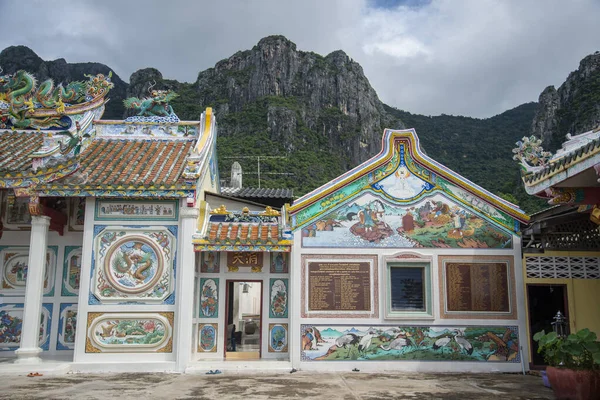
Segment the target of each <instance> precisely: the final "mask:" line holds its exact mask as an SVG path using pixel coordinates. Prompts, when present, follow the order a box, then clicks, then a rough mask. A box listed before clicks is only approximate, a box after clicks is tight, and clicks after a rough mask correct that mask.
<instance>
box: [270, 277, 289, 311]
mask: <svg viewBox="0 0 600 400" xmlns="http://www.w3.org/2000/svg"><path fill="white" fill-rule="evenodd" d="M270 288H271V296H270V299H271V302H270V307H269V318H287V317H288V280H287V279H271V280H270Z"/></svg>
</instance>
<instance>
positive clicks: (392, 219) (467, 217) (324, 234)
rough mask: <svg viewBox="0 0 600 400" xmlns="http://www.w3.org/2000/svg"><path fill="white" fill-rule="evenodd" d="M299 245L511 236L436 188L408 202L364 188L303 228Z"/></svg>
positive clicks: (485, 242)
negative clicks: (357, 195) (391, 200)
mask: <svg viewBox="0 0 600 400" xmlns="http://www.w3.org/2000/svg"><path fill="white" fill-rule="evenodd" d="M415 179H416V178H415ZM302 246H303V247H388V248H389V247H392V248H415V247H429V248H431V247H433V248H435V247H437V248H511V247H512V236H511V235H510V234H508V233H506V232H504V231H502V230H500V229H498V228H497V227H495V226H493V225H492V224H491V223H489V222H488V221H486V220H485V219H483V218H482V217H480V216H478V215H476V214H474V213H472V212H470V211H468V210H467V209H465V208H464V207H461V206H459V205H458V204H457V203H455V202H454V201H452V200H450V199H448V198H447V197H446V196H444V195H442V194H440V193H439V192H438V193H436V192H433V193H432V194H431V195H429V196H427V197H424V198H421V199H420V200H419V201H417V202H415V203H412V204H407V205H405V204H397V203H396V204H394V203H392V202H390V201H388V200H386V199H385V198H384V197H380V196H379V195H377V194H375V193H370V192H367V193H364V194H362V195H360V196H359V197H357V198H355V199H353V200H350V201H348V202H346V203H345V204H343V205H342V206H340V207H338V208H337V209H335V210H333V211H331V212H329V213H328V214H326V215H325V216H323V217H321V218H320V219H318V220H316V221H314V222H312V223H310V224H308V225H306V226H305V227H303V228H302Z"/></svg>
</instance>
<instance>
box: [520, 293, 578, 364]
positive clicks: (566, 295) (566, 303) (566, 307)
mask: <svg viewBox="0 0 600 400" xmlns="http://www.w3.org/2000/svg"><path fill="white" fill-rule="evenodd" d="M531 286H561V287H562V288H563V315H564V316H565V318H566V320H567V331H570V323H571V320H570V319H569V293H568V290H569V288H568V285H567V284H566V283H525V292H526V297H527V298H526V304H527V331H528V332H529V337H528V338H527V339H528V340H529V351H530V352H531V355H533V343H534V341H533V335H534V334H535V332H532V329H531V312H530V311H529V308H530V304H529V288H530V287H531ZM529 369H533V370H544V369H546V365H545V364H544V365H539V364H534V363H533V357H531V359H530V360H529Z"/></svg>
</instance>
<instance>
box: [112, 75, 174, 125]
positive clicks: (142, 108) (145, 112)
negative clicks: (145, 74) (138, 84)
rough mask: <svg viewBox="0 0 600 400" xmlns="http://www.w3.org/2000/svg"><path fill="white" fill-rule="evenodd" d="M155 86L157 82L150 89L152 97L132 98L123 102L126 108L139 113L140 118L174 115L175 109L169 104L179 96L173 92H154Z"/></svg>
mask: <svg viewBox="0 0 600 400" xmlns="http://www.w3.org/2000/svg"><path fill="white" fill-rule="evenodd" d="M154 85H156V82H154V84H152V85H150V87H149V88H148V92H149V93H150V97H144V98H143V99H139V98H137V97H130V98H128V99H125V100H123V104H124V105H125V107H126V108H130V109H132V110H135V111H137V116H138V117H169V116H172V115H174V112H173V107H171V105H170V104H169V102H170V101H171V100H173V99H174V98H176V97H177V96H178V94H177V93H175V92H173V91H172V90H156V89H154V90H152V87H153V86H154Z"/></svg>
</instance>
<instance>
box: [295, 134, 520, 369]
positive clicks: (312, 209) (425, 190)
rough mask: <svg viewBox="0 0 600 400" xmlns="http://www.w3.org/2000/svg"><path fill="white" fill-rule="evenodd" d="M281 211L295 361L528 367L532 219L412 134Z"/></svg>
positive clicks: (386, 143) (335, 365)
mask: <svg viewBox="0 0 600 400" xmlns="http://www.w3.org/2000/svg"><path fill="white" fill-rule="evenodd" d="M288 212H289V215H290V218H291V228H292V231H293V238H294V245H293V246H294V247H293V250H292V267H291V276H290V286H291V287H292V291H291V302H290V304H291V305H293V306H294V308H293V310H291V311H292V325H291V328H290V332H291V335H292V340H291V341H290V342H291V344H292V348H293V350H294V351H293V352H292V353H291V357H292V362H293V364H294V365H295V366H298V367H299V368H302V369H318V370H332V369H338V370H346V371H348V370H351V369H353V368H359V369H360V370H361V371H365V370H382V369H384V370H390V369H402V370H419V371H444V372H451V371H452V372H458V371H481V372H482V371H488V372H489V371H503V372H518V371H523V370H524V368H525V367H526V363H527V356H526V355H527V347H528V346H527V336H526V320H525V308H524V301H523V300H524V299H523V293H524V291H523V275H522V264H521V237H520V226H521V224H522V223H524V222H527V220H528V217H527V216H526V215H525V214H524V213H523V211H521V210H520V209H519V208H518V207H517V206H515V205H513V204H511V203H509V202H507V201H505V200H503V199H501V198H499V197H497V196H495V195H493V194H491V193H490V192H488V191H486V190H485V189H483V188H481V187H479V186H477V185H475V184H473V183H472V182H469V181H468V180H466V179H465V178H463V177H461V176H460V175H458V174H457V173H455V172H453V171H450V170H449V169H447V168H446V167H444V166H443V165H441V164H439V163H437V162H435V161H434V160H432V159H431V158H429V157H428V156H427V155H426V154H425V153H424V152H423V150H422V149H421V147H420V145H419V139H418V137H417V135H416V133H415V131H414V130H402V131H394V130H386V131H385V132H384V135H383V148H382V150H381V152H380V153H379V155H377V156H375V157H373V158H372V159H370V160H368V161H366V162H365V163H363V164H362V165H360V166H358V167H356V168H354V169H353V170H351V171H349V172H347V173H346V174H344V175H342V176H340V177H339V178H337V179H334V180H333V181H331V182H329V183H327V184H326V185H324V186H322V187H320V188H318V189H316V190H314V191H312V192H310V193H308V194H306V195H305V196H303V197H301V198H299V199H297V200H296V201H295V202H294V204H293V205H292V206H291V207H290V208H289V210H288ZM370 361H377V362H376V363H371V362H370ZM424 361H427V362H424Z"/></svg>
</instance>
